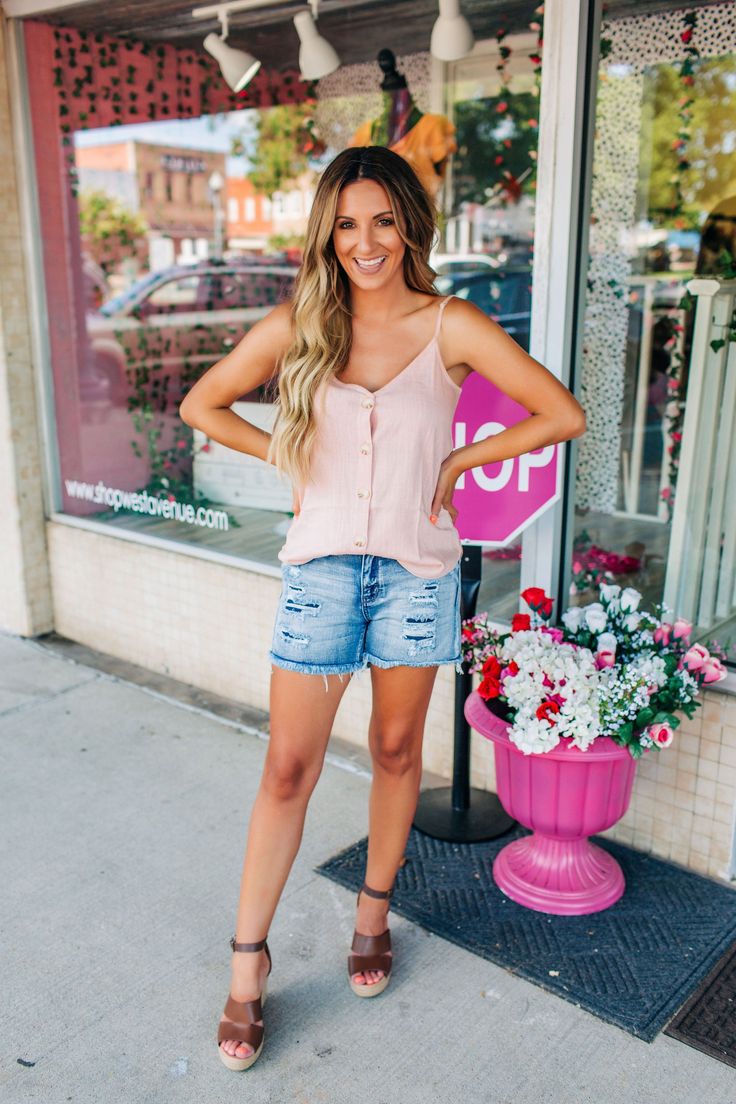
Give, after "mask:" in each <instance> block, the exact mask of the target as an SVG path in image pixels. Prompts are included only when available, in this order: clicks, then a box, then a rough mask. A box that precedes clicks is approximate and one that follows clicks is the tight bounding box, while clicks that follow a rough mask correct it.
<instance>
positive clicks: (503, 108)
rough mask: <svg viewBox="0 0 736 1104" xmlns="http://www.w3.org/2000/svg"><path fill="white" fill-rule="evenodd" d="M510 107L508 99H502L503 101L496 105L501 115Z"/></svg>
mask: <svg viewBox="0 0 736 1104" xmlns="http://www.w3.org/2000/svg"><path fill="white" fill-rule="evenodd" d="M508 109H509V105H508V104H507V103H506V100H501V102H500V103H499V104H497V105H496V111H497V112H498V114H499V115H503V113H504V111H508Z"/></svg>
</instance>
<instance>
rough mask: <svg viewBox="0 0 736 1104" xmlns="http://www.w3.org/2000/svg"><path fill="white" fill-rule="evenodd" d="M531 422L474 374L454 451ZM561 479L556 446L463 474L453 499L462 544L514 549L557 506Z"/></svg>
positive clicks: (459, 408)
mask: <svg viewBox="0 0 736 1104" xmlns="http://www.w3.org/2000/svg"><path fill="white" fill-rule="evenodd" d="M528 416H529V412H528V410H526V409H525V408H524V407H523V406H521V405H520V404H519V403H517V402H514V400H513V399H510V398H509V397H508V395H506V394H504V392H503V391H499V390H498V388H497V387H494V385H493V384H492V383H489V382H488V380H487V379H485V378H484V377H483V376H481V375H479V374H478V373H477V372H471V374H470V375H469V376H468V378H467V379H466V381H465V383H464V384H463V390H462V394H461V395H460V401H459V403H458V405H457V410H456V411H455V421H454V424H453V435H454V446H453V447H454V448H460V447H461V446H462V445H468V444H473V443H474V442H476V441H481V440H483V439H484V438H486V437H492V436H494V435H495V434H497V433H501V432H502V431H503V430H504V429H508V427H509V426H512V425H516V423H517V422H520V421H523V419H524V418H527V417H528ZM561 478H562V464H561V459H560V450H559V446H558V445H546V446H545V447H544V448H540V449H535V450H534V451H533V452H528V453H524V455H522V456H516V457H514V458H513V459H512V460H502V461H499V462H498V463H496V464H486V465H484V466H483V467H478V468H471V469H470V470H469V471H465V472H463V474H462V475H461V476H460V478H459V479H458V481H457V483H456V484H455V493H454V494H453V497H452V500H453V503H454V505H455V507H456V508H457V511H458V516H457V521H456V525H457V530H458V533H459V534H460V539H461V540H463V541H467V542H468V543H469V544H491V545H495V546H497V547H501V546H503V545H507V544H510V542H511V541H512V540H514V538H515V537H518V535H519V534H520V533H521V532H523V530H524V529H526V528H527V526H529V525H531V523H532V522H533V521H536V519H537V518H538V517H540V516H541V514H543V513H544V511H545V510H548V509H549V508H550V506H552V504H553V503H554V502H556V501H557V499H558V498H559V497H560V482H561Z"/></svg>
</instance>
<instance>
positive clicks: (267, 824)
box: [221, 666, 350, 1058]
mask: <svg viewBox="0 0 736 1104" xmlns="http://www.w3.org/2000/svg"><path fill="white" fill-rule="evenodd" d="M326 677H327V680H328V692H327V693H325V689H324V680H323V676H322V675H305V674H302V673H301V672H299V671H287V670H285V669H284V668H282V667H276V666H274V667H273V670H272V674H271V694H270V718H271V724H270V737H269V744H268V751H267V753H266V761H265V764H264V767H263V774H262V776H261V782H260V786H259V789H258V794H257V796H256V799H255V801H254V803H253V808H252V811H251V815H250V823H249V826H248V842H247V846H246V851H245V858H244V860H243V873H242V879H241V886H240V900H239V902H238V911H237V920H236V925H235V938H236V940H237V942H239V943H241V942H242V943H255V942H257V941H258V940H260V939H263V937H264V936H265V935H267V934H268V931H269V928H270V926H271V921H272V919H273V916H274V913H275V911H276V906H277V904H278V902H279V898H280V897H281V893H282V891H283V888H284V885H285V884H286V880H287V878H288V876H289V872H290V870H291V867H292V864H293V862H294V858H295V857H296V854H297V852H298V850H299V845H300V844H301V840H302V833H303V830H304V818H305V816H306V811H307V806H308V804H309V798H310V797H311V795H312V791H313V790H314V787H315V785H316V783H317V780H318V779H319V776H320V774H321V772H322V765H323V763H324V757H325V751H326V750H327V743H328V741H329V738H330V732H331V731H332V725H333V722H334V719H335V713H336V712H337V707H338V705H339V704H340V700H341V699H342V695H343V694H344V692H345V690H346V688H347V686H348V684H349V682H350V676H349V675H343V676H342V681H341V680H340V678H339V677H338V676H337V675H327V676H326ZM231 968H232V979H231V985H230V992H231V994H232V996H233V997H234V999H235V1000H238V1001H246V1000H255V998H256V997H257V996H258V995H259V993H260V992H261V990H262V988H263V981H264V979H265V977H266V974H267V972H268V958H267V956H266V952H265V951H260V952H252V953H246V954H242V953H239V952H236V953H233V955H232V964H231ZM259 1022H260V1021H259ZM221 1045H222V1047H223V1048H224V1049H225V1050H226V1051H227V1053H228V1054H231V1055H234V1056H235V1057H236V1058H246V1057H247V1056H248V1055H249V1054H251V1053H252V1051H253V1048H252V1047H251V1046H250V1045H249V1044H248V1043H245V1042H243V1043H241V1044H240V1045H238V1042H237V1040H226V1041H225V1042H224V1043H222V1044H221Z"/></svg>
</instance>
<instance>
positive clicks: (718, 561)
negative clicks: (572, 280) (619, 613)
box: [569, 3, 736, 660]
mask: <svg viewBox="0 0 736 1104" xmlns="http://www.w3.org/2000/svg"><path fill="white" fill-rule="evenodd" d="M601 46H602V60H601V68H600V78H599V84H598V97H597V117H596V136H595V145H594V160H593V190H592V212H591V213H592V218H591V228H590V263H589V271H588V284H587V296H586V309H585V321H584V326H585V330H584V349H583V361H582V375H581V384H582V386H581V391H580V395H579V398H580V401H581V403H582V405H583V406H584V408H585V410H586V414H587V420H588V430H587V433H586V434H585V436H584V437H583V438H581V439H580V441H579V442H578V445H579V447H578V466H577V472H576V484H575V501H574V549H573V557H572V562H571V564H570V565H569V571H570V580H571V582H570V592H571V601H572V602H574V603H579V604H584V603H586V602H588V601H591V600H593V599H594V598H595V597H596V596H597V587H598V583H599V582H601V581H604V582H616V583H618V584H620V585H621V586H633V587H635V588H636V589H637V590H639V591H641V592H642V594H643V596H644V601H645V603H646V604H650V603H655V602H660V601H667V602H668V604H669V605H673V603H672V602H670V600H669V596H676V600H677V606H676V607H674V612H675V613H677V614H679V615H681V616H683V617H685V618H687V619H688V620H691V621H693V622H694V624H695V626H696V630H695V633H694V635H693V638H694V639H696V638H697V637H698V636H703V637H706V636H709V637H713V638H715V639H717V640H718V641H719V642H720V643H721V645H722V646H724V647H726V648H730V657H731V659H732V660H736V621H735V619H734V613H735V612H736V611H735V608H734V601H733V599H734V593H733V592H734V578H733V573H732V571H733V567H732V565H733V560H732V559H731V560H729V559H728V558H727V557H726V556H724V555H722V550H723V549H724V548H726V549H727V547H728V543H729V540H731V536H730V531H729V526H730V525H731V524H732V522H730V521H729V510H728V509H724V507H723V502H722V495H721V496H720V498H719V490H718V480H719V478H720V477H723V479H725V478H726V476H725V474H724V468H728V466H729V464H731V465H733V464H735V463H736V457H734V456H733V455H731V456H730V459H729V451H728V449H726V450H725V452H724V453H723V454H722V457H721V461H722V463H721V472H720V477H719V475H718V472H717V470H716V469H715V468H714V467H713V466H712V465H711V466H710V467H709V468H708V474H707V477H704V478H703V480H702V484H701V485H700V486H698V487H697V496H698V498H699V500H700V502H701V503H703V504H705V505H704V511H703V520H702V525H700V527H698V526H696V525H695V524H694V519H693V516H692V512H691V499H690V497H689V496H690V495H691V494H692V493H693V490H692V488H690V489H689V490H688V492H687V494H685V493H684V492H683V494H682V495H679V496H678V489H679V488H681V487H682V486H683V483H684V480H683V479H682V478H681V474H682V473H681V470H680V457H681V456H682V455H684V452H683V450H684V448H685V442H684V440H683V434H684V431H685V427H686V425H687V420H686V416H687V410H688V404H689V403H690V404H691V405H692V403H694V402H699V401H700V400H699V397H698V396H699V395H700V385H701V383H702V379H701V375H702V373H703V372H704V371H709V369H708V367H707V366H705V365H704V364H703V363H701V361H700V360H698V358H697V357H694V355H693V348H692V333H693V319H694V313H695V312H694V303H695V301H694V300H693V299H692V297H691V296H690V295H689V294H687V289H686V285H687V283H688V281H689V280H691V279H692V278H693V277H694V276H700V275H706V274H707V275H712V276H715V277H716V278H717V279H718V280H719V281H724V280H727V279H729V278H732V277H733V276H734V275H736V270H734V269H733V243H734V226H735V225H736V223H734V214H736V203H735V200H734V193H735V192H736V187H735V184H734V182H735V181H736V5H734V4H732V3H726V4H723V3H720V4H713V5H701V6H699V7H698V9H697V11H693V10H692V9H691V8H687V9H684V8H682V7H680V6H677V5H673V6H672V8H671V9H670V10H667V11H657V12H654V13H652V14H649V15H644V14H643V13H642V14H640V15H637V16H636V17H632V18H627V19H610V20H609V21H608V22H607V23H605V24H604V27H603V34H602V43H601ZM716 336H717V335H716V334H715V333H714V334H712V335H711V337H712V338H713V339H715V337H716ZM723 360H724V363H723V366H722V368H723V371H722V372H721V374H720V376H719V379H720V384H719V386H720V387H721V394H722V395H723V402H724V403H725V404H726V407H727V409H726V410H725V411H724V412H723V417H724V418H725V417H728V418H732V417H733V402H734V399H733V394H734V391H733V387H729V383H728V380H729V372H733V371H735V370H736V367H735V366H734V361H733V358H731V360H730V367H727V365H726V357H725V355H724V358H723ZM719 371H721V370H720V369H719ZM719 424H720V425H721V432H722V427H723V420H721V422H720V423H719V420H718V418H717V417H715V416H714V417H713V418H712V419H711V420H710V422H708V423H707V424H706V423H702V422H701V429H700V436H699V438H698V440H697V442H695V441H691V442H689V444H688V450H689V449H690V448H691V447H693V446H694V457H695V458H697V457H698V456H703V455H704V454H705V453H706V452H708V451H709V450H711V449H712V447H713V445H714V442H715V441H716V439H717V435H718V432H719ZM732 451H733V450H731V453H732ZM694 462H695V461H694V459H693V458H691V459H690V460H688V464H689V465H690V469H692V466H693V464H694ZM691 474H692V470H690V471H688V484H689V476H690V475H691ZM714 489H715V493H714ZM719 503H720V504H719ZM677 511H680V521H681V522H682V525H681V526H679V527H680V528H681V529H682V531H683V533H684V534H687V537H686V539H685V540H683V541H682V542H680V541H678V542H677V545H676V550H675V547H674V546H673V547H671V544H670V541H671V536H672V533H673V525H674V526H675V528H676V529H677V528H678V525H679V523H678V521H677V516H676V515H677ZM730 513H733V502H732V503H731V507H730ZM709 528H710V532H711V537H710V538H708V536H707V532H708V529H709ZM708 539H711V540H714V541H715V547H714V549H713V550H712V551H715V550H716V548H717V547H720V549H721V551H720V552H716V555H715V556H708V555H707V553H708V551H709V550H708V549H707V548H706V541H707V540H708ZM684 555H687V557H688V561H689V562H688V565H683V563H682V562H681V561H682V558H683V556H684ZM685 566H687V567H688V570H692V571H693V572H694V573H696V574H697V575H698V579H697V582H696V583H695V584H694V586H693V594H692V597H691V600H688V601H685V599H684V591H683V590H682V588H681V586H680V582H679V580H680V577H681V575H682V572H683V570H684V567H685ZM726 574H728V575H729V578H728V579H726V578H725V577H721V576H725V575H726ZM709 578H710V583H713V582H716V583H718V584H720V593H721V599H722V600H721V601H720V603H719V605H718V608H717V609H716V605H715V603H711V604H710V606H709V605H708V603H707V602H705V601H704V600H701V598H702V596H703V594H704V588H706V589H707V587H708V586H709V585H710V584H709ZM726 590H728V591H729V592H730V599H729V601H728V602H727V603H725V602H724V601H723V594H724V593H725V591H726ZM696 591H698V594H696Z"/></svg>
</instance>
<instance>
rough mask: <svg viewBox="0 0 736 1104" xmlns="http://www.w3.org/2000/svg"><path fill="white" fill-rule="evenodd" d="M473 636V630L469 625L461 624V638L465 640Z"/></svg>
mask: <svg viewBox="0 0 736 1104" xmlns="http://www.w3.org/2000/svg"><path fill="white" fill-rule="evenodd" d="M474 636H475V631H474V630H473V629H471V627H470V625H464V626H463V638H464V639H465V640H472V639H473V637H474Z"/></svg>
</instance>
